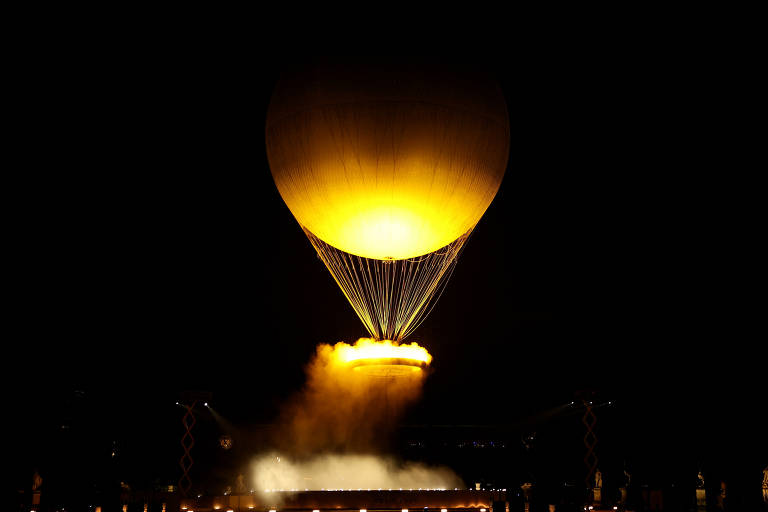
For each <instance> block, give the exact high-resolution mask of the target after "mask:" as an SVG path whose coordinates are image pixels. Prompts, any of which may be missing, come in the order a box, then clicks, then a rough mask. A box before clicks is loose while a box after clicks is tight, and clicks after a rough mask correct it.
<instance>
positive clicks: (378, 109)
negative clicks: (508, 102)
mask: <svg viewBox="0 0 768 512" xmlns="http://www.w3.org/2000/svg"><path fill="white" fill-rule="evenodd" d="M266 143H267V155H268V158H269V164H270V168H271V171H272V175H273V177H274V180H275V184H276V185H277V188H278V190H279V191H280V195H281V196H282V198H283V199H284V200H285V203H286V204H287V206H288V208H289V209H290V210H291V212H292V213H293V215H294V217H295V218H296V220H297V221H298V222H299V224H300V225H301V226H302V227H303V228H304V230H305V232H306V233H307V236H308V237H309V238H310V240H311V241H312V243H313V245H315V248H316V249H318V254H320V256H321V258H322V259H323V261H324V262H325V263H326V265H327V266H328V268H329V270H330V271H331V273H332V274H333V275H334V278H335V279H336V281H337V282H338V283H339V285H340V286H341V287H342V290H344V293H345V294H346V295H347V298H348V299H349V300H350V302H351V303H352V304H353V306H355V309H356V311H357V312H358V315H361V311H360V308H362V309H365V310H367V311H368V313H364V314H363V315H362V316H361V319H363V321H364V323H366V324H367V326H368V327H369V331H371V326H370V325H368V322H366V319H365V318H363V316H366V315H368V316H371V315H372V316H373V317H379V318H378V319H377V320H376V321H377V322H379V323H380V324H382V322H383V324H382V325H383V326H384V328H383V330H381V329H376V328H374V329H373V331H372V332H371V334H372V335H374V336H375V337H377V338H381V337H385V336H389V335H391V334H394V336H395V337H396V336H398V335H401V336H400V337H404V333H405V332H406V331H408V329H405V328H404V326H405V327H407V326H411V325H413V322H414V321H415V320H416V319H417V318H420V315H421V314H423V312H424V310H425V309H426V306H427V305H428V304H429V302H430V300H431V297H433V296H434V294H435V292H436V291H437V290H438V289H439V286H438V285H439V284H440V283H441V282H442V281H444V279H443V277H444V276H446V273H448V274H450V272H448V271H449V270H452V268H453V267H452V265H453V263H454V262H455V258H456V256H457V254H458V252H459V250H460V249H461V247H462V246H463V242H464V241H465V240H466V237H467V236H468V235H469V233H470V232H471V231H472V229H473V228H474V226H475V224H477V222H478V221H479V220H480V218H481V217H482V215H483V213H484V212H485V210H486V209H487V208H488V206H489V205H490V203H491V201H492V200H493V197H494V196H495V194H496V192H497V191H498V189H499V186H500V184H501V180H502V178H503V175H504V171H505V168H506V164H507V158H508V153H509V120H508V116H507V111H506V106H505V102H504V98H503V95H502V93H501V91H500V89H499V87H498V85H497V84H496V82H495V81H493V80H492V79H491V78H490V77H489V76H487V75H485V74H483V73H479V72H477V71H475V70H473V69H471V68H469V67H466V66H458V67H456V66H454V67H447V66H445V65H444V64H435V63H431V62H419V63H412V62H410V63H401V62H392V61H386V62H376V63H369V62H348V61H347V62H338V61H336V62H324V63H321V64H316V65H314V66H309V67H304V68H302V69H300V70H296V71H291V72H287V73H285V74H284V76H283V77H282V79H281V81H280V82H279V83H278V86H277V88H276V90H275V93H274V95H273V98H272V102H271V104H270V106H269V111H268V115H267V125H266ZM334 250H337V251H340V253H341V254H331V253H333V252H334ZM430 255H433V256H431V257H430ZM434 255H437V256H439V258H438V257H435V256H434ZM352 257H357V258H361V260H359V261H355V260H354V259H352ZM424 258H427V259H426V260H425V259H424ZM363 259H364V260H363ZM428 260H429V261H428ZM442 260H446V261H442ZM363 261H364V263H365V265H362V263H363ZM376 262H401V263H400V267H402V268H399V267H394V268H389V269H387V268H384V267H381V270H382V272H385V273H388V274H392V275H391V276H383V277H385V278H386V279H389V278H391V280H392V281H393V282H392V283H391V284H392V286H397V287H401V286H400V285H399V284H397V283H396V282H394V281H397V280H398V279H400V280H402V278H403V276H402V275H401V276H400V277H397V276H396V274H397V273H398V272H399V271H400V270H403V271H409V270H411V271H412V270H414V269H413V268H411V267H412V266H413V264H414V263H424V265H420V267H425V268H426V267H429V268H430V270H429V271H428V274H429V279H430V280H431V282H429V283H423V282H421V281H413V282H412V283H411V285H412V288H413V286H415V287H416V288H418V290H413V293H412V292H411V291H408V290H402V291H401V293H402V294H404V295H401V296H399V297H398V298H396V299H392V295H393V294H392V293H389V292H388V291H387V290H383V289H382V288H381V287H380V286H379V289H378V291H377V290H373V292H371V291H370V290H366V289H362V288H361V289H356V288H357V287H358V283H356V282H355V281H356V280H357V281H359V280H360V279H361V276H357V275H352V274H349V272H350V271H349V269H347V267H348V266H349V265H350V264H352V265H353V266H354V265H355V263H357V266H356V267H355V268H354V269H353V271H354V272H369V270H368V269H365V268H363V267H364V266H366V265H367V266H368V267H369V268H370V266H371V265H373V266H377V267H378V266H379V264H378V263H376ZM406 267H408V268H406ZM370 277H371V283H372V284H373V286H374V287H376V286H377V285H375V284H374V281H377V280H379V281H380V279H378V278H377V277H375V276H373V275H371V276H370ZM363 279H365V278H364V277H363ZM417 284H418V286H416V285H417ZM433 285H434V286H433ZM360 286H363V285H360ZM387 286H389V285H387ZM404 286H408V284H407V283H406V284H405V285H404ZM414 293H415V294H416V295H418V296H413V295H414ZM403 299H409V300H406V302H408V303H411V306H409V307H407V308H406V310H403V308H401V307H400V306H399V305H398V304H393V303H392V301H393V300H396V301H400V302H402V301H403ZM372 302H373V303H372ZM356 303H357V305H356ZM385 317H386V318H385ZM374 323H375V322H374ZM389 324H391V325H392V326H393V327H392V329H389V328H388V327H386V325H389ZM395 324H397V325H398V326H397V327H396V326H395ZM406 324H407V325H406ZM388 333H389V334H388ZM392 339H395V338H392Z"/></svg>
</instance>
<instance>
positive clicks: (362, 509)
mask: <svg viewBox="0 0 768 512" xmlns="http://www.w3.org/2000/svg"><path fill="white" fill-rule="evenodd" d="M360 512H368V511H367V510H366V509H364V508H361V509H360Z"/></svg>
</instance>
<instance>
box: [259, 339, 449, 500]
mask: <svg viewBox="0 0 768 512" xmlns="http://www.w3.org/2000/svg"><path fill="white" fill-rule="evenodd" d="M373 343H374V342H373V340H369V339H365V338H361V339H360V340H358V342H357V343H356V344H355V347H361V346H370V345H371V344H373ZM414 346H415V345H414ZM350 348H351V347H350V345H348V344H346V343H337V344H336V345H333V346H331V345H327V344H321V345H319V346H318V347H317V350H316V352H315V355H314V357H313V358H312V360H311V361H310V362H309V364H308V365H307V366H306V368H305V371H306V375H307V380H306V384H305V386H304V389H303V390H302V391H301V392H300V393H298V394H297V396H295V397H294V399H293V400H291V401H290V402H289V403H288V404H287V405H286V407H285V408H284V409H283V411H282V414H281V416H280V420H279V422H278V423H279V425H280V428H278V429H277V430H278V433H277V435H276V438H275V439H274V446H275V447H276V448H277V450H276V451H275V452H274V453H270V454H268V455H263V456H261V457H259V458H257V459H256V460H255V461H254V462H253V465H252V471H253V475H254V484H255V488H256V490H257V491H258V492H260V493H263V492H265V491H267V490H269V491H271V490H272V489H283V490H286V491H287V490H292V489H293V490H304V489H369V488H370V489H379V488H382V489H384V488H386V489H389V488H392V489H399V488H404V489H418V488H430V489H436V488H454V487H463V483H462V482H461V480H460V479H459V478H458V477H457V476H456V474H455V473H453V471H451V470H450V469H448V468H443V467H430V466H426V465H424V464H419V463H413V462H399V461H397V460H396V459H395V458H393V457H389V456H384V455H382V454H383V453H385V452H386V450H387V448H388V445H389V442H390V439H391V434H392V431H393V429H394V428H395V426H396V425H397V423H398V421H399V419H400V418H401V417H402V415H403V413H404V412H405V411H406V409H407V407H408V406H409V405H411V404H413V403H414V402H415V401H416V400H417V399H418V398H419V397H420V396H421V390H422V385H423V382H424V379H425V376H426V372H425V371H423V370H416V371H412V372H410V371H409V372H404V373H399V374H398V375H389V374H387V373H386V372H384V373H379V374H375V373H374V374H371V373H370V372H366V371H355V370H354V369H353V368H351V367H350V365H349V364H348V363H347V357H348V354H349V350H350ZM419 350H423V349H421V348H420V347H419Z"/></svg>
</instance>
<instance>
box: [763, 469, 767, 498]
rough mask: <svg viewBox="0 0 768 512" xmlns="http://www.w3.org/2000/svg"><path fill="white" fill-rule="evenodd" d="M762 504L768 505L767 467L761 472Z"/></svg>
mask: <svg viewBox="0 0 768 512" xmlns="http://www.w3.org/2000/svg"><path fill="white" fill-rule="evenodd" d="M763 502H765V503H766V504H768V466H765V469H764V470H763Z"/></svg>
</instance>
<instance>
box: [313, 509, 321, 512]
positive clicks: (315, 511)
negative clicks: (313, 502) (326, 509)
mask: <svg viewBox="0 0 768 512" xmlns="http://www.w3.org/2000/svg"><path fill="white" fill-rule="evenodd" d="M312 512H320V511H319V510H318V509H315V510H313V511H312Z"/></svg>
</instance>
